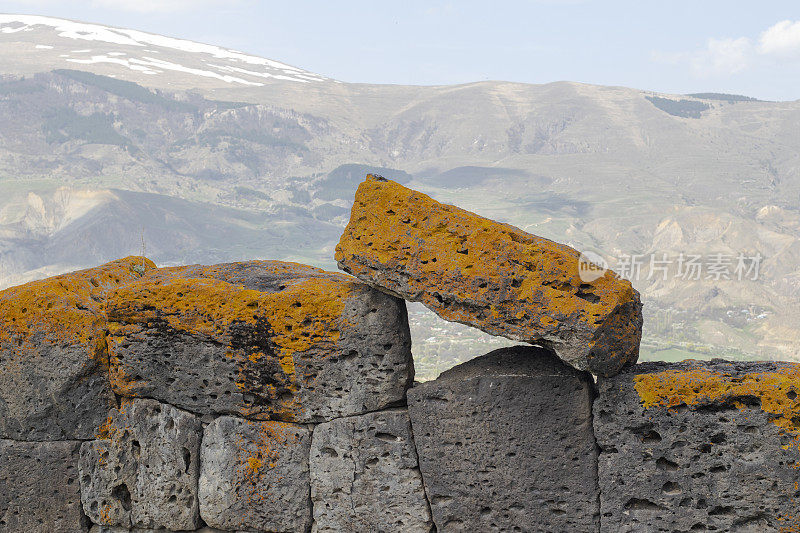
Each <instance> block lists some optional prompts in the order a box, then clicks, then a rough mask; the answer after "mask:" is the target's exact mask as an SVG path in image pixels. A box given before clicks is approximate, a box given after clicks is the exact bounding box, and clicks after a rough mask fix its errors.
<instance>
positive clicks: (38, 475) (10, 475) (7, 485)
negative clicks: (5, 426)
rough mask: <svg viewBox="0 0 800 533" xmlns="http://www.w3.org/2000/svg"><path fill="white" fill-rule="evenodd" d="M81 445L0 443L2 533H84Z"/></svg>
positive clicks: (9, 441)
mask: <svg viewBox="0 0 800 533" xmlns="http://www.w3.org/2000/svg"><path fill="white" fill-rule="evenodd" d="M80 445H81V443H80V442H75V441H72V442H70V441H61V442H17V441H12V440H2V439H0V531H4V532H5V531H7V532H26V533H27V532H30V533H51V532H54V531H58V532H63V533H83V532H86V531H88V529H89V521H88V520H87V519H86V516H84V514H83V512H82V511H81V489H80V484H79V482H78V449H79V448H80Z"/></svg>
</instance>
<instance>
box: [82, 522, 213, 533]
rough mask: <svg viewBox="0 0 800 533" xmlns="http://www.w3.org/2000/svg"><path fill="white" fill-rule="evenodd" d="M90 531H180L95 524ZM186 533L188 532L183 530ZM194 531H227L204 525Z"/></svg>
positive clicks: (169, 532)
mask: <svg viewBox="0 0 800 533" xmlns="http://www.w3.org/2000/svg"><path fill="white" fill-rule="evenodd" d="M89 533H178V532H176V531H171V530H169V529H141V528H138V527H135V528H133V529H128V528H126V527H118V526H100V525H97V524H95V525H93V526H92V529H90V530H89ZM181 533H186V532H181ZM193 533H226V532H224V531H223V530H221V529H214V528H212V527H203V528H200V529H196V530H195V531H194V532H193Z"/></svg>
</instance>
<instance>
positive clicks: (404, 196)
mask: <svg viewBox="0 0 800 533" xmlns="http://www.w3.org/2000/svg"><path fill="white" fill-rule="evenodd" d="M336 260H337V261H338V263H339V267H340V268H342V269H343V270H345V271H347V272H349V273H351V274H353V275H354V276H356V277H358V278H359V279H361V280H362V281H364V282H366V283H370V284H373V285H376V286H378V287H382V288H384V289H386V290H388V291H390V292H392V293H394V294H397V295H399V296H401V297H402V298H405V299H407V300H412V301H419V302H422V303H424V304H425V305H426V306H427V307H429V308H430V309H432V310H433V311H435V312H436V313H438V314H439V315H440V316H441V317H442V318H445V319H447V320H452V321H455V322H461V323H463V324H467V325H469V326H474V327H476V328H480V329H482V330H484V331H486V332H487V333H491V334H492V335H502V336H504V337H508V338H510V339H514V340H520V341H524V342H531V343H536V344H539V345H542V346H546V347H549V348H551V349H553V350H554V351H555V352H556V353H557V354H558V356H559V357H561V358H562V359H563V360H565V361H567V362H568V363H570V364H572V365H573V366H575V367H576V368H579V369H582V370H590V371H591V372H592V373H595V374H599V375H613V374H615V373H617V372H619V370H620V369H621V368H622V367H623V366H624V365H626V364H630V363H634V362H636V359H637V358H638V355H639V341H640V338H641V326H642V313H641V303H640V301H639V293H637V292H636V291H635V290H634V289H633V288H632V287H631V284H630V283H629V282H628V281H626V280H622V279H619V278H617V276H616V275H615V274H614V273H613V272H611V271H605V273H604V274H603V275H602V276H599V277H597V279H595V280H594V281H583V280H581V277H580V276H579V264H580V254H579V253H578V252H577V251H576V250H573V249H572V248H570V247H569V246H566V245H563V244H558V243H555V242H553V241H550V240H548V239H544V238H542V237H537V236H535V235H531V234H528V233H525V232H524V231H522V230H520V229H518V228H515V227H513V226H509V225H507V224H501V223H499V222H494V221H492V220H489V219H486V218H483V217H480V216H478V215H476V214H474V213H470V212H469V211H465V210H463V209H459V208H458V207H454V206H451V205H445V204H440V203H439V202H436V201H434V200H432V199H431V198H430V197H428V196H426V195H424V194H422V193H419V192H416V191H413V190H411V189H407V188H405V187H403V186H402V185H399V184H397V183H395V182H393V181H388V180H384V179H383V178H380V177H375V176H372V175H369V176H367V181H365V182H364V183H362V184H361V185H360V186H359V188H358V192H357V193H356V198H355V203H354V204H353V210H352V212H351V215H350V223H349V224H348V226H347V228H346V229H345V231H344V234H343V235H342V238H341V240H340V241H339V244H338V246H337V247H336Z"/></svg>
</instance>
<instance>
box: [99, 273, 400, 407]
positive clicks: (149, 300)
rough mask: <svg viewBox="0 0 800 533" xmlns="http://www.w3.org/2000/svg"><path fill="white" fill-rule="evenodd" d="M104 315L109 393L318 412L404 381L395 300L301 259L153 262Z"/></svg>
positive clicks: (388, 399) (386, 400)
mask: <svg viewBox="0 0 800 533" xmlns="http://www.w3.org/2000/svg"><path fill="white" fill-rule="evenodd" d="M108 313H109V317H110V320H111V335H110V337H109V353H110V361H111V376H112V379H111V381H112V385H113V387H114V389H115V391H116V392H117V393H119V394H122V395H124V396H134V397H148V398H156V399H158V400H160V401H164V402H166V403H169V404H171V405H175V406H177V407H180V408H181V409H186V410H189V411H192V412H194V413H198V414H202V415H212V416H219V415H237V416H242V417H245V418H250V419H254V420H282V421H285V422H322V421H325V420H330V419H332V418H337V417H341V416H348V415H354V414H361V413H364V412H367V411H374V410H378V409H384V408H386V407H389V406H392V405H395V404H398V403H400V402H402V401H403V400H404V398H405V391H406V389H407V388H408V387H409V386H410V384H411V382H412V381H413V375H414V374H413V373H414V370H413V361H412V358H411V337H410V333H409V329H408V317H407V314H406V308H405V302H403V301H402V300H399V299H397V298H394V297H392V296H389V295H386V294H384V293H382V292H380V291H377V290H375V289H372V288H370V287H368V286H366V285H364V284H362V283H358V282H357V281H356V280H354V279H353V278H351V277H349V276H345V275H344V274H337V273H332V272H325V271H323V270H320V269H317V268H313V267H308V266H305V265H298V264H296V263H284V262H280V261H248V262H244V263H228V264H222V265H213V266H189V267H177V268H171V269H160V270H158V271H155V272H152V273H150V274H148V275H147V276H146V277H145V278H143V279H142V280H140V281H139V282H137V283H134V284H132V285H130V286H127V287H125V288H123V289H121V290H119V291H116V292H115V293H114V294H112V295H111V296H110V297H109V304H108Z"/></svg>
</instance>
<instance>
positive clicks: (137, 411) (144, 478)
mask: <svg viewBox="0 0 800 533" xmlns="http://www.w3.org/2000/svg"><path fill="white" fill-rule="evenodd" d="M101 436H102V438H100V439H97V440H94V441H88V442H85V443H83V445H82V446H81V456H80V475H81V482H80V488H81V500H82V502H83V509H84V511H85V512H86V514H87V515H88V516H89V518H91V520H92V522H94V523H96V524H101V525H106V526H121V527H126V528H130V527H138V528H156V529H158V528H162V529H172V530H191V529H196V528H197V527H199V525H200V520H199V516H200V515H199V511H198V502H197V482H198V476H199V471H200V466H199V465H200V442H201V438H202V424H201V423H200V420H199V419H198V418H197V417H195V416H194V415H192V414H190V413H187V412H185V411H181V410H180V409H176V408H174V407H172V406H170V405H165V404H161V403H159V402H157V401H155V400H147V399H136V400H133V401H130V400H125V401H123V403H122V405H121V406H120V408H119V409H118V410H113V411H112V412H111V415H110V416H109V419H108V422H107V424H106V425H105V426H104V427H103V428H102V435H101Z"/></svg>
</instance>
